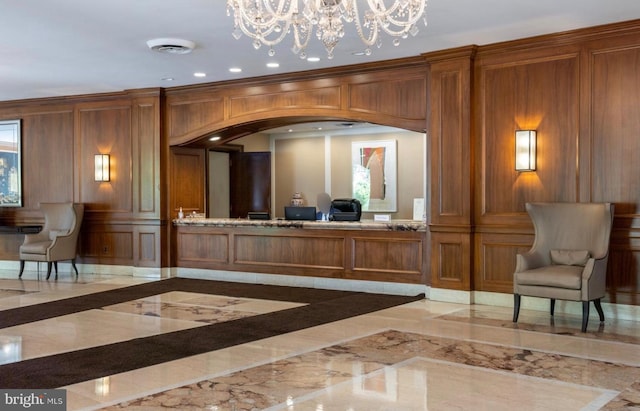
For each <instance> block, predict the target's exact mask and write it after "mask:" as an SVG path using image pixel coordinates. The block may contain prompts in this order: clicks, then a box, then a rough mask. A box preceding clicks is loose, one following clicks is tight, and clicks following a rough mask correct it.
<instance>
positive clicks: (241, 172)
mask: <svg viewBox="0 0 640 411" xmlns="http://www.w3.org/2000/svg"><path fill="white" fill-rule="evenodd" d="M229 159H230V167H229V170H230V171H229V182H230V189H229V197H230V211H229V216H230V217H231V218H238V217H239V218H246V217H247V214H248V213H249V211H266V212H268V213H269V215H271V153H270V152H247V153H245V152H233V153H230V155H229Z"/></svg>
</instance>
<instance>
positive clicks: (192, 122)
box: [166, 93, 225, 140]
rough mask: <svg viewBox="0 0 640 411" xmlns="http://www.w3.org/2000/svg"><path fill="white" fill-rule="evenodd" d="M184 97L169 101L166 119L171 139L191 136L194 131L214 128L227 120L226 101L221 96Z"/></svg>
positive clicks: (198, 95)
mask: <svg viewBox="0 0 640 411" xmlns="http://www.w3.org/2000/svg"><path fill="white" fill-rule="evenodd" d="M201 94H202V93H197V94H196V95H194V96H193V97H191V98H190V96H184V97H180V98H176V99H171V100H169V101H167V105H166V118H167V132H168V135H169V139H171V140H173V139H175V138H179V137H180V136H183V135H189V134H190V133H191V132H193V130H202V129H207V128H212V127H213V126H214V125H215V124H216V123H219V122H221V121H223V120H224V119H225V114H224V112H225V109H224V99H223V97H222V96H220V95H215V94H214V95H209V96H202V95H201Z"/></svg>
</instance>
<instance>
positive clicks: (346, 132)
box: [183, 117, 427, 219]
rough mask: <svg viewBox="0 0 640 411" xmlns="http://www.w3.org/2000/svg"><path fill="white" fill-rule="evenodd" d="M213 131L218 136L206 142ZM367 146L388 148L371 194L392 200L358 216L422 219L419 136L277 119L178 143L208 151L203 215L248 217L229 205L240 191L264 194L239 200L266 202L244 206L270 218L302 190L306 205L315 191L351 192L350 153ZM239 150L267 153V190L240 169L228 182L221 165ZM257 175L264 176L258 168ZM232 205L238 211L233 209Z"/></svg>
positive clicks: (347, 123) (368, 126) (335, 122)
mask: <svg viewBox="0 0 640 411" xmlns="http://www.w3.org/2000/svg"><path fill="white" fill-rule="evenodd" d="M214 136H215V137H219V139H218V140H217V141H211V138H212V137H214ZM368 143H371V144H373V145H374V146H375V145H378V143H380V144H382V143H384V144H385V145H386V147H389V148H393V150H390V149H387V157H386V163H387V170H388V171H387V172H383V171H384V170H383V169H380V170H379V172H378V176H382V178H383V180H382V183H381V184H380V183H379V184H380V186H381V187H382V189H381V190H378V193H377V194H376V195H377V196H378V197H379V198H378V200H387V199H392V200H393V202H389V203H388V204H386V203H385V205H384V206H382V207H381V208H380V207H378V208H372V209H365V210H364V213H363V218H364V219H367V218H373V213H385V214H390V215H391V216H392V218H394V219H415V218H422V217H423V215H424V212H425V198H426V193H427V190H426V169H427V164H426V159H427V156H426V137H425V135H424V133H418V132H415V131H410V130H404V129H400V128H396V127H389V126H384V125H377V124H372V123H367V122H361V121H352V120H346V119H327V118H320V119H319V118H311V117H297V118H279V119H270V120H266V121H262V122H256V123H248V124H241V125H237V126H234V127H230V128H227V129H224V130H219V131H218V132H214V133H209V134H207V135H205V136H202V137H199V138H197V139H194V140H193V141H191V142H189V143H188V144H185V145H183V147H190V148H194V149H204V150H205V152H206V169H207V170H206V176H207V178H206V190H205V193H206V194H205V195H206V205H205V207H206V208H205V210H206V215H207V216H208V217H213V218H225V217H244V216H246V212H247V209H246V207H247V206H244V208H243V207H240V208H238V204H234V202H236V201H237V198H236V197H237V196H235V194H234V191H235V190H240V191H243V190H244V191H246V192H247V193H248V194H243V195H256V194H258V195H265V196H266V198H265V199H262V200H260V201H257V200H255V199H253V198H252V199H248V200H247V201H245V203H246V204H249V206H248V207H251V206H252V205H255V204H258V207H260V204H265V203H267V204H268V210H249V211H268V212H269V213H270V216H271V217H272V218H280V217H283V214H284V206H286V205H289V204H290V202H291V198H292V196H293V195H294V193H301V195H302V197H303V200H304V203H305V204H306V205H312V206H313V205H316V199H317V195H318V194H320V193H328V194H329V195H330V196H331V197H332V198H352V197H354V189H353V178H354V173H353V166H354V159H353V158H354V157H353V156H354V155H353V152H354V149H355V148H356V147H357V146H362V144H364V145H365V146H366V145H367V144H368ZM238 153H244V154H246V155H247V156H252V155H253V154H252V153H255V154H256V155H257V154H264V153H268V154H269V156H270V165H269V175H268V185H269V188H268V190H264V189H263V188H264V187H253V188H252V187H246V186H247V185H250V184H258V185H261V184H267V182H266V181H265V180H264V179H263V180H260V179H254V178H248V179H247V178H246V176H247V175H248V174H247V173H244V174H243V173H240V175H241V176H245V177H242V178H241V179H240V180H235V181H234V179H233V177H232V175H231V174H230V173H231V171H228V170H227V164H229V160H230V158H233V157H236V156H237V155H238ZM232 163H233V162H232ZM247 167H251V166H247ZM255 174H256V172H255V169H254V172H253V175H254V176H255ZM259 174H261V177H264V176H263V174H264V172H263V171H261V172H259ZM390 174H393V175H390ZM391 177H393V178H391ZM256 180H257V182H256ZM260 181H261V182H260ZM245 189H246V190H245ZM234 198H236V200H234ZM227 204H228V206H227ZM416 207H418V208H420V210H419V211H416V210H415V208H416ZM237 210H242V211H241V212H240V214H238V212H237Z"/></svg>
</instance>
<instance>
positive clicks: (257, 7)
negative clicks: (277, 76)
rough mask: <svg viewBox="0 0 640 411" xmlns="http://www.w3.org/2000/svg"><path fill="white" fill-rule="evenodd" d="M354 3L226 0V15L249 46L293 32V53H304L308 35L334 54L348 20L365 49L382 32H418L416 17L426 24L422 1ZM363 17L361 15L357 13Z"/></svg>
mask: <svg viewBox="0 0 640 411" xmlns="http://www.w3.org/2000/svg"><path fill="white" fill-rule="evenodd" d="M358 3H361V4H364V3H365V1H364V0H227V16H231V11H233V19H234V30H233V33H232V35H233V37H234V38H235V39H236V40H237V39H240V37H242V35H243V34H244V35H245V36H247V37H249V38H251V39H252V40H253V47H254V48H256V49H259V48H260V47H262V46H263V45H264V46H267V47H269V55H270V56H273V55H274V54H275V51H274V49H273V46H275V45H276V44H278V43H280V42H281V41H282V40H284V38H285V37H286V36H287V35H288V34H292V35H293V46H292V48H291V50H292V52H293V53H295V54H297V55H299V56H300V58H306V49H307V46H308V44H309V40H310V39H311V37H313V33H314V29H315V36H316V37H317V38H318V40H320V41H321V42H322V44H323V45H324V48H325V49H326V50H327V57H328V58H329V59H331V58H333V51H334V49H335V47H336V45H337V44H338V41H340V39H341V38H342V37H343V36H344V33H345V32H344V27H345V23H347V24H351V23H353V24H354V26H355V30H356V32H357V33H358V36H359V37H360V39H361V40H362V42H363V43H364V45H365V47H366V48H365V51H364V52H365V54H366V55H370V54H371V46H374V45H375V46H376V47H378V48H380V47H381V46H382V41H381V39H380V34H381V32H384V33H387V34H389V35H390V36H392V37H394V40H393V44H394V45H396V46H397V45H398V44H399V42H400V39H401V38H402V39H405V38H407V37H409V35H412V36H415V35H417V34H418V31H419V29H418V27H417V25H416V24H417V22H418V21H419V20H420V18H422V19H423V21H424V25H425V26H426V25H427V19H426V13H425V7H426V3H427V0H366V4H367V6H368V7H367V10H365V11H364V12H363V13H360V12H359V11H358ZM361 16H362V17H361Z"/></svg>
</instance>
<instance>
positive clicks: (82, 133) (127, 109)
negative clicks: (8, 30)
mask: <svg viewBox="0 0 640 411" xmlns="http://www.w3.org/2000/svg"><path fill="white" fill-rule="evenodd" d="M75 123H76V124H75V140H74V146H75V147H76V161H77V162H78V165H79V166H80V167H79V168H78V169H77V187H78V188H77V191H76V201H78V202H81V203H85V205H86V207H85V212H86V213H88V214H91V213H105V214H109V215H118V214H120V215H122V214H128V215H129V217H130V216H131V214H132V212H133V198H132V189H131V158H132V155H131V153H132V140H133V139H132V136H131V130H132V105H131V101H130V100H121V101H118V100H116V101H108V102H97V103H86V104H79V105H78V106H77V107H76V114H75ZM95 154H109V155H110V164H111V171H110V173H111V180H110V181H108V182H103V183H99V182H96V181H94V175H93V170H94V155H95ZM120 218H122V217H120Z"/></svg>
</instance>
